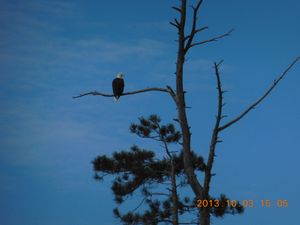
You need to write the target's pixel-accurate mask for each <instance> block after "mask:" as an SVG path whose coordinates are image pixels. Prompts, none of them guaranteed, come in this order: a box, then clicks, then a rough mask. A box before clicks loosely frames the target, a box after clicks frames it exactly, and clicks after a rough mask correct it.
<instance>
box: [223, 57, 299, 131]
mask: <svg viewBox="0 0 300 225" xmlns="http://www.w3.org/2000/svg"><path fill="white" fill-rule="evenodd" d="M298 60H300V56H298V57H297V58H296V59H295V60H294V61H293V62H292V63H291V64H290V65H289V66H288V67H287V68H286V69H285V70H284V72H283V73H282V74H281V75H280V76H279V77H278V78H277V79H275V80H274V82H273V84H272V85H271V86H270V88H269V89H268V90H267V91H266V92H265V93H264V94H263V95H262V96H261V97H260V98H259V99H258V100H257V101H256V102H254V103H253V104H252V105H250V106H249V107H248V108H247V109H246V110H245V111H243V112H242V113H241V114H240V115H239V116H237V117H236V118H235V119H233V120H231V121H230V122H228V123H227V124H225V125H223V126H221V127H220V128H219V131H222V130H224V129H226V128H228V127H230V126H231V125H233V124H234V123H236V122H238V121H239V120H240V119H242V118H243V117H244V116H246V115H247V114H248V113H249V112H250V111H251V110H252V109H254V108H255V107H256V106H257V105H258V104H259V103H261V102H262V101H263V100H264V99H265V98H266V97H267V96H268V95H269V94H270V93H271V92H272V90H273V89H274V88H275V87H276V86H277V84H278V83H279V82H280V81H281V80H282V79H283V78H284V77H285V76H286V74H287V73H288V72H289V70H290V69H291V68H292V67H293V66H294V65H295V64H296V63H297V62H298Z"/></svg>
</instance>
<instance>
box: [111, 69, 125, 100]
mask: <svg viewBox="0 0 300 225" xmlns="http://www.w3.org/2000/svg"><path fill="white" fill-rule="evenodd" d="M123 76H124V75H123V73H118V74H117V77H116V78H115V79H114V80H113V82H112V89H113V92H114V96H115V101H118V100H119V98H120V96H121V95H122V94H123V91H124V79H123Z"/></svg>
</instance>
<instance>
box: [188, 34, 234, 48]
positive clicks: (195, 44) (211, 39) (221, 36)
mask: <svg viewBox="0 0 300 225" xmlns="http://www.w3.org/2000/svg"><path fill="white" fill-rule="evenodd" d="M233 31H234V29H231V30H229V31H227V32H226V33H225V34H222V35H220V36H216V37H213V38H210V39H207V40H205V41H200V42H195V43H193V44H191V45H190V47H189V48H191V47H194V46H197V45H202V44H205V43H208V42H214V41H218V40H219V39H221V38H224V37H226V36H229V35H230V34H231V33H232V32H233Z"/></svg>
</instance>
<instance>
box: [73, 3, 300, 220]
mask: <svg viewBox="0 0 300 225" xmlns="http://www.w3.org/2000/svg"><path fill="white" fill-rule="evenodd" d="M202 2H203V0H198V1H197V3H196V5H194V6H191V8H192V21H190V22H191V24H192V26H191V30H190V31H189V32H187V31H186V25H187V24H188V23H189V21H187V11H188V10H187V0H181V5H180V6H179V7H175V6H174V7H172V8H173V9H174V10H176V11H177V12H178V13H179V19H177V18H175V19H174V21H172V22H170V24H171V25H172V26H174V27H175V28H176V29H177V31H178V51H177V60H176V72H175V74H176V84H175V87H176V89H175V91H174V89H173V88H172V87H171V86H169V85H167V86H166V87H164V88H158V87H153V88H146V89H141V90H136V91H131V92H126V93H123V94H122V95H123V96H126V95H134V94H140V93H143V92H149V91H158V92H165V93H167V94H169V95H170V96H171V98H172V99H173V102H174V103H175V105H176V109H177V114H178V118H177V120H178V122H179V124H180V128H181V133H182V146H183V148H182V149H183V158H184V169H185V173H186V176H187V178H188V182H189V185H190V187H191V188H192V190H193V192H194V194H195V196H197V197H198V198H200V199H202V200H205V199H206V200H209V199H210V194H209V193H210V182H211V178H212V176H213V173H212V168H213V163H214V157H215V150H216V145H217V143H218V142H220V140H219V134H220V132H222V131H224V130H225V129H227V128H229V127H230V126H232V125H233V124H235V123H236V122H238V121H239V120H241V119H242V118H244V117H245V116H246V115H247V114H248V113H249V112H250V111H251V110H253V109H254V108H255V107H256V106H257V105H258V104H260V103H261V102H262V101H263V100H264V99H265V98H266V97H267V96H268V95H269V94H270V93H271V92H272V90H273V89H274V88H275V87H276V86H277V85H278V83H279V82H280V81H281V80H282V79H283V78H284V77H285V76H286V75H287V73H288V71H289V70H290V69H291V68H292V67H293V66H294V65H295V64H296V63H297V61H298V60H299V59H300V56H298V57H297V58H296V59H295V60H294V61H293V62H292V63H291V64H290V65H289V66H288V67H287V68H286V69H285V70H284V72H283V73H282V74H281V75H280V76H278V77H277V78H276V79H275V80H274V81H273V83H272V84H271V86H270V87H269V88H268V89H267V90H266V92H265V93H264V94H263V95H262V96H261V97H260V98H259V99H258V100H256V101H255V102H254V103H253V104H251V105H250V106H249V107H247V108H246V109H245V110H244V111H242V112H241V113H240V114H238V116H236V117H234V118H233V119H231V120H229V121H228V122H224V123H222V122H223V119H224V117H225V116H224V115H223V113H222V109H223V106H224V104H223V93H224V90H223V89H222V82H221V79H220V74H219V66H220V64H221V63H214V70H215V75H216V79H217V90H218V107H217V116H216V122H215V126H214V129H213V132H212V136H211V143H210V148H209V156H208V159H207V162H206V165H207V166H206V168H205V172H204V181H202V182H201V181H200V180H199V179H198V178H197V176H196V173H195V171H194V168H193V166H192V164H191V132H190V125H189V122H188V118H187V115H186V108H187V107H186V102H185V94H186V91H185V88H184V81H183V77H184V65H185V58H186V55H187V53H188V52H189V51H190V50H191V49H192V48H193V47H196V46H200V45H202V44H206V43H210V42H215V41H218V40H219V39H222V38H224V37H226V36H229V35H230V34H231V33H232V32H233V29H230V30H229V31H228V32H226V33H224V34H221V35H218V36H215V37H212V38H210V39H207V40H202V41H201V40H200V41H198V40H196V36H198V35H199V34H200V33H201V32H202V31H204V30H206V29H208V27H207V26H202V27H201V26H199V25H198V24H197V16H198V13H199V9H200V7H201V4H202ZM87 95H95V96H103V97H113V94H105V93H101V92H98V91H92V92H87V93H83V94H80V95H78V96H75V97H73V98H80V97H83V96H87ZM200 224H201V225H209V224H210V208H209V207H205V208H201V210H200Z"/></svg>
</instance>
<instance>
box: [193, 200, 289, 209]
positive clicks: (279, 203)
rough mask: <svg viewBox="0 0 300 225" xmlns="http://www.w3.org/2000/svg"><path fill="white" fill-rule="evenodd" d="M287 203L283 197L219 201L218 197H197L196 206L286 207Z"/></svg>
mask: <svg viewBox="0 0 300 225" xmlns="http://www.w3.org/2000/svg"><path fill="white" fill-rule="evenodd" d="M288 205H289V203H288V200H285V199H278V200H270V199H263V200H255V201H254V200H252V199H245V200H241V201H238V200H226V201H220V200H218V199H210V200H206V199H197V200H196V206H197V207H198V208H212V207H214V208H218V207H232V208H235V207H237V206H243V207H244V208H253V207H255V206H259V207H262V208H270V207H278V208H287V207H288Z"/></svg>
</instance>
